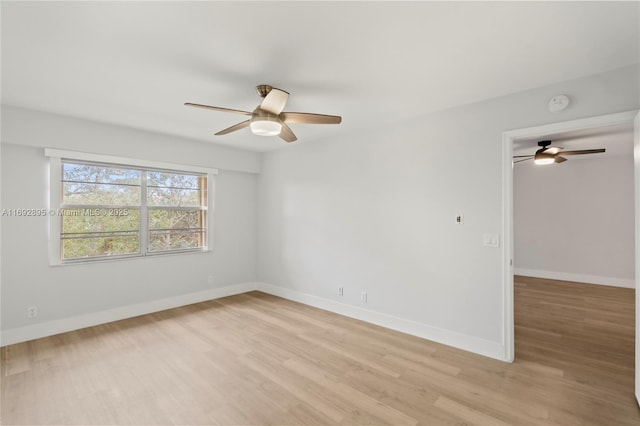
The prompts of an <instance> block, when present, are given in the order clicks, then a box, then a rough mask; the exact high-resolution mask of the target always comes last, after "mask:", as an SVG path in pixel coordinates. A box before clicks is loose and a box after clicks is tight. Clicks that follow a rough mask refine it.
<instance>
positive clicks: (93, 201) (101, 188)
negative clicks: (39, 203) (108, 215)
mask: <svg viewBox="0 0 640 426" xmlns="http://www.w3.org/2000/svg"><path fill="white" fill-rule="evenodd" d="M62 191H63V192H62V194H63V195H62V203H63V204H84V205H102V206H108V205H113V206H139V205H140V187H139V186H123V185H112V184H101V183H75V182H64V184H63V188H62Z"/></svg>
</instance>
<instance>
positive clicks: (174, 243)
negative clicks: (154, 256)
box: [149, 209, 207, 251]
mask: <svg viewBox="0 0 640 426" xmlns="http://www.w3.org/2000/svg"><path fill="white" fill-rule="evenodd" d="M205 214H206V212H204V211H202V210H186V209H185V210H182V209H180V210H178V209H149V251H160V250H174V249H185V248H197V247H204V246H206V245H207V244H206V240H207V238H206V231H205V229H203V228H204V224H203V221H204V215H205Z"/></svg>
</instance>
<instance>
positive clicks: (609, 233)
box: [513, 155, 635, 287]
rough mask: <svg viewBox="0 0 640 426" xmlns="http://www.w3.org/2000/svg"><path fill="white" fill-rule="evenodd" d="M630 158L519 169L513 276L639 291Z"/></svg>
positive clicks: (574, 160) (516, 171) (529, 165)
mask: <svg viewBox="0 0 640 426" xmlns="http://www.w3.org/2000/svg"><path fill="white" fill-rule="evenodd" d="M633 173H634V171H633V156H632V155H628V156H615V157H603V158H580V159H577V158H572V159H570V161H567V162H565V163H562V164H558V165H551V166H548V167H541V166H535V165H534V164H533V162H531V161H529V162H524V163H520V164H517V165H516V166H515V167H514V171H513V182H514V202H513V207H514V265H515V273H516V274H521V275H528V276H536V277H542V278H553V279H562V280H569V281H580V282H588V283H593V284H605V285H617V286H623V287H634V283H635V264H634V262H635V258H634V252H635V248H634V229H635V218H634V180H633Z"/></svg>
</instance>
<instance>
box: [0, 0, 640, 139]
mask: <svg viewBox="0 0 640 426" xmlns="http://www.w3.org/2000/svg"><path fill="white" fill-rule="evenodd" d="M1 7H2V11H1V12H2V103H3V104H9V105H16V106H21V107H26V108H32V109H37V110H44V111H50V112H55V113H60V114H66V115H72V116H77V117H81V118H86V119H91V120H97V121H102V122H108V123H114V124H119V125H124V126H130V127H135V128H141V129H146V130H151V131H156V132H162V133H167V134H172V135H177V136H181V137H186V138H192V139H198V140H202V141H206V142H211V143H220V144H225V145H228V146H233V147H239V148H243V149H248V150H255V151H267V150H271V149H277V148H282V147H285V146H287V144H286V143H285V142H284V141H282V140H280V139H279V138H277V137H270V138H265V137H259V136H254V135H252V134H251V133H250V131H249V129H244V130H241V131H239V132H236V133H233V134H230V135H226V136H213V133H215V132H216V131H218V130H221V129H223V128H225V127H228V126H230V125H232V124H235V123H237V122H239V121H242V120H244V118H243V117H242V116H239V115H233V114H226V113H221V112H214V111H207V110H200V109H195V108H188V107H185V106H183V103H184V102H195V103H204V104H210V105H216V106H222V107H228V108H235V109H245V110H252V109H253V108H255V106H256V105H257V104H258V103H259V102H260V98H259V97H258V96H257V94H256V93H255V90H254V87H255V86H256V85H257V84H263V83H268V84H272V85H274V86H276V87H279V88H281V89H284V90H287V91H288V92H290V94H291V96H290V98H289V103H288V104H287V107H286V108H285V110H286V111H301V112H317V113H325V114H337V115H342V116H343V123H342V124H340V125H338V126H335V125H326V126H320V125H315V126H314V125H295V124H294V125H292V126H291V127H292V128H293V130H294V131H295V132H296V134H297V135H298V138H299V141H298V142H296V143H308V142H310V141H314V140H318V139H321V138H325V137H328V138H330V137H332V136H333V135H336V134H338V133H339V132H352V131H357V130H358V129H361V128H365V127H375V126H392V125H394V123H396V122H397V121H399V120H403V119H407V118H410V117H415V116H419V115H421V114H425V113H428V112H431V111H435V110H440V109H444V108H448V107H451V106H455V105H461V104H465V103H471V102H476V101H480V100H483V99H488V98H491V97H495V96H500V95H504V94H508V93H513V92H517V91H522V90H527V89H530V88H534V87H538V86H543V85H547V84H551V83H555V82H558V81H563V80H569V79H573V78H577V77H581V76H585V75H590V74H595V73H598V72H603V71H607V70H610V69H615V68H619V67H623V66H626V65H630V64H633V63H637V62H638V61H639V53H638V52H639V46H638V38H639V32H638V27H639V24H638V16H639V13H638V7H639V5H638V2H621V3H619V2H616V3H613V2H602V3H600V2H531V3H522V2H517V3H512V2H491V3H487V2H469V3H462V2H407V3H401V2H281V3H276V2H257V3H249V2H229V3H227V2H177V1H176V2H135V3H134V2H61V3H58V2H6V1H3V2H2V3H1Z"/></svg>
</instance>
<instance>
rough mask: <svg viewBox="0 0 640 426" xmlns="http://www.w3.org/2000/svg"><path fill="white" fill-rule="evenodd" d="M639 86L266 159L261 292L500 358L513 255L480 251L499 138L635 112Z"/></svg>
mask: <svg viewBox="0 0 640 426" xmlns="http://www.w3.org/2000/svg"><path fill="white" fill-rule="evenodd" d="M637 76H638V67H637V66H634V67H627V68H623V69H620V70H616V71H613V72H610V73H606V74H601V75H596V76H592V77H589V78H583V79H579V80H574V81H568V82H565V83H561V84H557V85H554V86H549V87H544V88H539V89H536V90H532V91H527V92H523V93H518V94H514V95H510V96H506V97H501V98H497V99H492V100H488V101H485V102H481V103H478V104H473V105H468V106H463V107H460V108H455V109H450V110H447V111H442V112H437V113H434V114H431V115H427V116H423V117H418V118H416V119H413V120H409V121H406V122H405V123H402V125H398V126H394V127H393V128H375V130H367V131H365V130H363V131H362V132H360V133H354V134H350V135H342V136H341V137H339V138H336V139H332V140H324V141H314V142H312V143H311V142H310V143H306V144H305V143H300V144H298V145H296V146H291V147H290V148H287V149H285V150H280V151H275V152H270V153H267V154H265V155H264V157H263V163H262V174H261V176H260V178H259V191H258V193H259V210H260V214H259V217H258V220H259V225H258V230H259V255H258V256H259V272H258V274H259V279H260V280H261V281H263V282H266V283H267V284H270V285H271V288H279V289H281V294H283V295H285V296H287V297H291V298H294V299H296V298H297V299H299V300H310V301H313V303H315V304H317V305H323V306H325V307H329V308H332V309H334V310H336V311H340V312H343V313H347V314H349V315H352V316H356V317H361V318H365V317H366V318H367V319H368V320H373V321H375V322H378V323H380V324H385V325H391V326H393V327H394V328H398V329H402V330H405V331H408V332H412V333H414V334H418V335H421V336H423V337H426V338H431V339H433V340H437V341H441V342H443V343H447V344H451V345H454V346H458V347H461V348H464V349H468V350H472V351H475V352H478V353H482V354H485V355H488V356H492V357H495V358H502V356H503V344H504V342H503V336H502V330H503V324H502V312H503V306H502V276H501V273H502V262H503V255H502V250H500V249H496V248H488V247H483V244H482V241H483V234H484V233H498V232H500V230H501V229H502V224H503V217H502V212H503V207H502V198H501V196H502V195H501V189H502V185H501V179H502V176H501V170H502V163H501V162H502V159H501V136H502V132H503V131H506V130H510V129H517V128H523V127H530V126H534V125H540V124H545V123H551V122H558V121H567V120H573V119H577V118H582V117H588V116H594V115H601V114H607V113H613V112H620V111H626V110H632V109H637V108H638V106H639V105H638V103H639V99H638V79H637ZM557 94H567V95H569V96H571V97H572V99H573V100H574V102H573V105H572V106H571V108H569V109H568V110H566V111H565V112H563V113H562V114H557V115H554V114H551V113H549V112H548V111H547V102H548V101H549V99H550V98H551V97H552V96H554V95H557ZM348 119H349V117H344V120H345V121H347V120H348ZM457 211H460V212H462V213H463V214H464V225H455V223H454V216H455V213H456V212H457ZM338 286H343V287H344V289H345V294H344V296H338V295H337V291H336V290H337V287H338ZM363 291H366V292H367V293H368V302H366V303H364V302H361V301H360V294H361V292H363Z"/></svg>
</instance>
